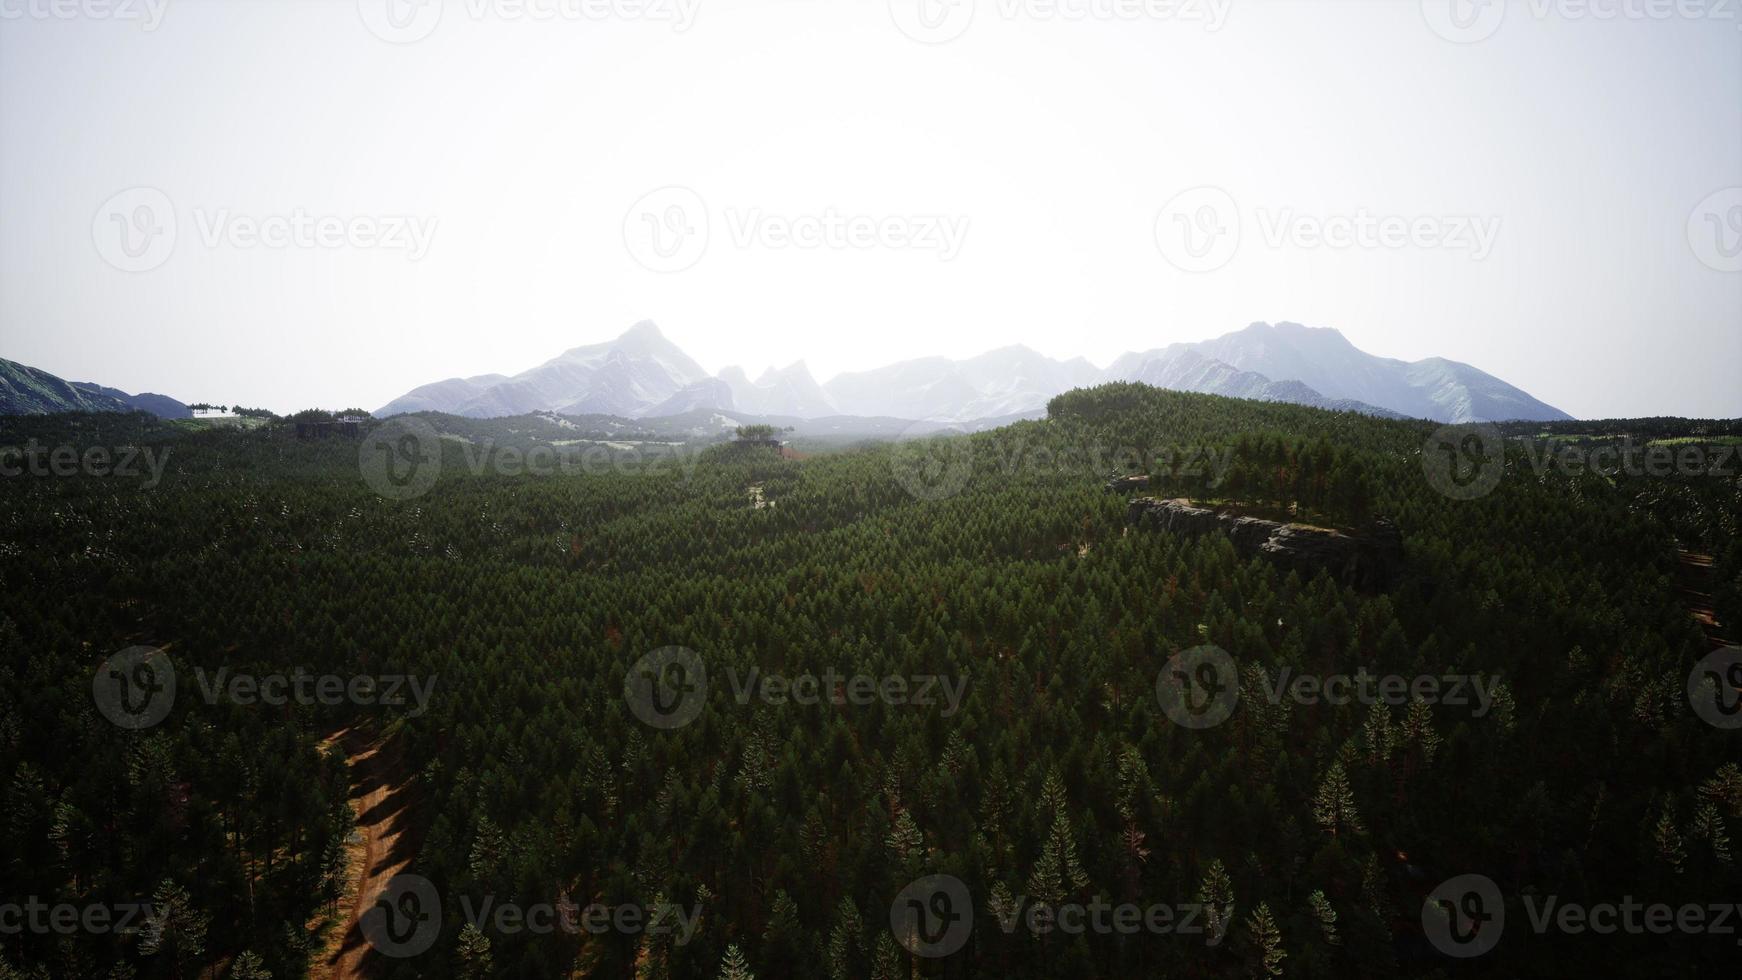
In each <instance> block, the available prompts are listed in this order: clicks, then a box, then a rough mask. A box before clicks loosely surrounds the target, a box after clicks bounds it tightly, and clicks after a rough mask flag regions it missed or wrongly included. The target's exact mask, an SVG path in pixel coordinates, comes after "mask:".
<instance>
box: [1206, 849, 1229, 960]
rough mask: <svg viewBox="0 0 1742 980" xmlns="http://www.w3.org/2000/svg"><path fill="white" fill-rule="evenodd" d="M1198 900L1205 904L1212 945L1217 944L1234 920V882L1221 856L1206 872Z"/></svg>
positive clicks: (1212, 862)
mask: <svg viewBox="0 0 1742 980" xmlns="http://www.w3.org/2000/svg"><path fill="white" fill-rule="evenodd" d="M1198 902H1199V903H1201V904H1202V905H1203V906H1204V922H1205V927H1206V929H1207V930H1208V931H1209V934H1210V945H1212V946H1215V945H1217V944H1219V943H1221V941H1222V937H1224V936H1226V935H1227V934H1228V924H1229V923H1231V922H1233V921H1234V882H1233V880H1232V879H1230V878H1229V877H1228V869H1227V868H1224V867H1222V861H1221V859H1220V858H1217V859H1216V860H1214V861H1211V862H1210V867H1209V870H1208V871H1205V872H1204V880H1203V883H1202V884H1200V885H1199V886H1198Z"/></svg>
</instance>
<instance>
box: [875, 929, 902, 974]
mask: <svg viewBox="0 0 1742 980" xmlns="http://www.w3.org/2000/svg"><path fill="white" fill-rule="evenodd" d="M871 980H907V971H906V970H905V969H903V968H902V962H901V949H900V947H898V946H896V945H895V940H894V939H891V938H890V936H889V933H888V932H880V933H878V934H877V945H876V948H875V949H874V950H873V951H872V956H871Z"/></svg>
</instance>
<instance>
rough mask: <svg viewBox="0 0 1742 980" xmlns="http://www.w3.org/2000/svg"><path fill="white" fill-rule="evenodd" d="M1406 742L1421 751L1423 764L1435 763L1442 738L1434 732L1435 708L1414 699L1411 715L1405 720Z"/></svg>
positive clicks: (1411, 705) (1410, 710)
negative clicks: (1435, 754) (1435, 755)
mask: <svg viewBox="0 0 1742 980" xmlns="http://www.w3.org/2000/svg"><path fill="white" fill-rule="evenodd" d="M1403 740H1404V742H1406V743H1408V744H1410V745H1414V746H1417V747H1418V748H1420V749H1421V759H1422V762H1423V763H1427V764H1431V763H1432V762H1433V761H1434V752H1436V751H1437V750H1438V749H1439V747H1440V737H1439V735H1438V733H1436V732H1435V731H1434V712H1433V707H1432V706H1430V705H1429V704H1428V703H1427V702H1426V701H1424V700H1422V699H1421V698H1413V699H1411V700H1410V702H1409V713H1408V714H1407V715H1406V716H1404V720H1403Z"/></svg>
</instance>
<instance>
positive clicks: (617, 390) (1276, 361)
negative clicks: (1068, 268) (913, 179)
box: [377, 321, 1571, 423]
mask: <svg viewBox="0 0 1742 980" xmlns="http://www.w3.org/2000/svg"><path fill="white" fill-rule="evenodd" d="M1108 381H1141V382H1144V383H1147V384H1152V385H1155V386H1157V387H1162V388H1173V389H1177V390H1182V391H1194V392H1202V393H1206V394H1218V395H1227V396H1230V397H1235V398H1250V399H1258V400H1263V401H1281V402H1291V403H1294V404H1301V405H1308V406H1312V407H1315V408H1324V409H1330V410H1333V411H1350V412H1362V413H1365V414H1369V415H1377V416H1385V417H1415V418H1427V419H1435V420H1438V421H1444V422H1470V421H1498V420H1503V419H1533V420H1535V419H1542V420H1548V419H1555V420H1559V419H1567V418H1570V417H1571V416H1568V415H1567V414H1566V413H1564V412H1562V411H1560V410H1559V409H1556V408H1554V407H1552V406H1549V405H1546V404H1544V403H1543V402H1541V401H1538V400H1537V399H1535V398H1533V397H1531V396H1530V395H1529V394H1527V393H1525V392H1524V391H1521V390H1520V389H1518V388H1515V387H1513V386H1512V385H1509V384H1507V383H1506V382H1504V381H1501V380H1500V379H1499V378H1496V377H1494V376H1492V375H1489V374H1485V373H1483V372H1482V371H1479V370H1477V369H1476V368H1474V367H1471V366H1470V365H1467V364H1462V363H1459V362H1456V361H1449V360H1445V359H1443V358H1429V359H1426V360H1422V361H1416V362H1413V363H1411V362H1406V361H1400V360H1396V359H1392V358H1383V357H1376V356H1374V355H1371V354H1367V353H1366V352H1364V351H1361V350H1359V349H1358V348H1356V347H1355V346H1354V345H1353V344H1351V343H1349V341H1348V340H1347V339H1346V338H1345V337H1343V335H1342V334H1341V333H1339V332H1337V331H1336V330H1334V329H1330V328H1310V327H1304V326H1301V325H1299V324H1293V323H1280V324H1277V325H1275V326H1272V325H1270V324H1264V323H1258V324H1253V325H1252V326H1249V327H1247V328H1246V329H1244V330H1240V331H1236V332H1234V333H1230V334H1226V335H1224V336H1222V337H1218V338H1216V339H1214V340H1208V341H1203V342H1199V343H1190V344H1172V345H1169V346H1167V347H1163V348H1158V349H1155V350H1150V351H1141V352H1132V353H1128V354H1124V355H1121V356H1120V357H1119V358H1117V359H1116V360H1115V361H1114V362H1113V363H1112V364H1111V365H1109V366H1108V367H1107V368H1106V369H1104V370H1103V369H1101V368H1097V367H1096V366H1095V365H1093V364H1091V363H1089V362H1088V361H1087V360H1084V359H1083V358H1080V357H1079V358H1072V359H1070V360H1059V359H1056V358H1051V357H1047V356H1045V355H1042V354H1040V353H1038V352H1036V351H1034V350H1031V349H1029V348H1027V347H1023V346H1020V345H1017V346H1010V347H1003V348H999V349H998V350H994V351H988V352H987V353H985V354H981V355H979V356H977V357H972V358H967V359H965V360H959V361H957V360H951V359H949V358H944V357H925V358H916V359H913V360H907V361H900V362H897V363H894V364H890V365H886V366H884V367H881V368H876V369H873V370H869V371H855V372H847V373H844V374H841V375H839V376H837V377H835V378H833V379H831V380H830V381H829V382H828V383H827V384H818V383H817V381H816V379H815V377H813V376H812V375H811V372H810V370H809V369H808V368H807V367H806V366H805V364H804V362H803V361H799V362H796V363H794V364H792V365H790V366H788V367H785V368H781V369H778V370H776V369H774V368H769V369H768V370H767V371H765V372H763V374H762V375H761V376H760V377H758V378H757V379H756V380H755V381H754V382H753V381H751V380H750V378H749V376H748V375H747V374H746V373H745V372H744V371H743V370H742V369H741V368H738V367H729V368H726V369H724V370H722V371H721V372H720V373H719V375H717V376H712V377H711V376H709V375H708V374H707V372H706V371H704V370H703V369H702V367H701V366H700V365H699V364H697V363H696V362H695V361H694V360H692V359H690V357H689V356H688V355H687V354H685V353H684V352H683V351H682V350H681V349H680V348H678V347H677V345H675V344H673V343H672V342H671V341H669V340H667V339H666V338H665V336H664V335H663V334H661V333H660V332H659V328H658V327H656V326H655V325H654V324H652V323H651V322H646V321H644V322H642V323H638V324H636V325H635V326H634V327H632V328H630V330H629V331H628V332H626V333H624V334H623V335H622V336H620V337H618V338H616V339H615V340H611V341H606V342H604V343H600V344H591V345H588V346H584V347H577V348H574V349H573V350H570V351H567V352H565V353H564V354H562V355H560V356H559V357H556V358H554V359H552V360H551V361H548V362H546V363H545V364H543V365H540V366H539V367H536V368H533V369H532V370H530V371H526V372H523V373H521V374H518V375H515V376H513V377H504V376H502V375H478V376H475V377H471V378H451V379H449V380H447V381H440V382H436V383H434V384H429V385H424V386H422V387H419V388H416V389H413V390H412V391H410V392H407V393H406V394H405V395H402V396H401V397H399V398H397V399H395V400H394V401H392V402H390V403H388V404H387V405H386V406H385V407H383V408H382V409H381V410H380V411H379V412H378V413H377V414H378V415H384V416H385V415H395V414H400V413H403V412H416V411H437V412H447V413H450V414H455V415H463V416H470V417H475V418H496V417H501V416H508V415H519V414H525V413H528V412H539V411H552V412H558V413H561V414H565V415H588V414H604V415H616V416H621V417H626V418H637V417H663V416H671V415H681V414H685V413H689V412H694V411H700V410H707V411H738V412H742V413H746V414H755V415H768V416H787V417H795V418H806V419H816V418H827V417H835V416H853V417H885V418H907V419H927V420H933V421H942V422H954V423H960V422H969V421H975V420H981V419H987V418H1002V417H1012V416H1022V415H1034V414H1038V413H1040V412H1042V411H1043V410H1044V409H1045V406H1046V403H1047V401H1048V400H1050V399H1051V398H1052V397H1053V396H1055V395H1058V394H1060V393H1062V392H1065V391H1069V390H1071V389H1073V388H1081V387H1087V386H1090V385H1095V384H1100V383H1104V382H1108Z"/></svg>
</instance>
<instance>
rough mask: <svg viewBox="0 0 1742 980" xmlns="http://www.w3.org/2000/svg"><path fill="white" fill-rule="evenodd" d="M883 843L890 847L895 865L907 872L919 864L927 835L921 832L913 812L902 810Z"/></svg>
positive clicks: (890, 853)
mask: <svg viewBox="0 0 1742 980" xmlns="http://www.w3.org/2000/svg"><path fill="white" fill-rule="evenodd" d="M883 843H884V844H885V845H886V846H887V847H888V848H889V855H890V857H891V858H893V859H894V861H895V866H896V867H898V868H900V869H901V871H902V872H903V873H904V874H905V873H906V872H908V871H910V870H912V869H913V868H914V867H915V866H916V865H917V864H918V862H919V858H920V855H921V852H922V850H923V849H924V847H925V837H924V836H923V835H922V834H920V832H919V824H917V823H914V821H913V814H911V813H909V812H907V811H906V810H902V811H901V814H900V815H899V816H897V817H896V818H895V826H893V827H891V828H890V830H889V836H888V837H886V838H884V841H883Z"/></svg>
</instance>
